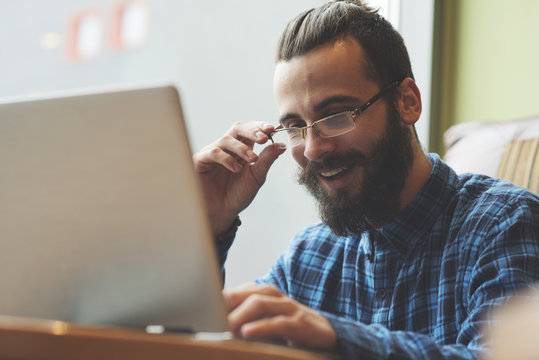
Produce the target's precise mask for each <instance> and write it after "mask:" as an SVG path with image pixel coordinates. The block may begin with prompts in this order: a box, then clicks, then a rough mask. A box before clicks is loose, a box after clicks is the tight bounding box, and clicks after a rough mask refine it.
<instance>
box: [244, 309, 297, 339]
mask: <svg viewBox="0 0 539 360" xmlns="http://www.w3.org/2000/svg"><path fill="white" fill-rule="evenodd" d="M298 332H299V331H298V329H297V324H296V323H295V322H294V321H293V318H292V317H290V316H286V315H278V316H274V317H270V318H264V319H260V320H256V321H252V322H250V323H247V324H245V325H243V326H242V327H241V329H240V335H241V336H242V337H244V338H248V339H279V340H281V339H286V340H288V341H295V343H301V340H300V339H297V335H298V334H297V333H298Z"/></svg>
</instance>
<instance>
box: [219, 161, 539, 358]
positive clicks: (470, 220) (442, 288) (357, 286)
mask: <svg viewBox="0 0 539 360" xmlns="http://www.w3.org/2000/svg"><path fill="white" fill-rule="evenodd" d="M429 159H430V161H431V162H432V163H433V170H432V173H431V175H430V177H429V179H428V181H427V183H426V184H425V186H424V187H423V189H422V190H421V192H420V193H419V194H418V196H417V197H416V198H415V199H414V200H413V201H412V203H410V204H409V205H408V206H407V207H406V208H405V209H404V210H403V211H401V212H400V213H399V214H398V216H397V217H396V218H395V219H393V221H392V222H391V223H389V224H386V225H385V226H384V227H383V228H381V229H380V230H379V231H372V232H365V233H363V234H358V235H356V236H350V237H339V236H336V235H335V234H333V233H332V232H331V231H330V229H329V228H328V227H327V226H326V225H324V224H322V223H320V224H317V225H313V226H310V227H308V228H307V229H305V230H304V231H303V232H301V233H300V234H298V235H297V236H296V237H295V238H294V240H293V242H292V245H291V247H290V249H289V250H288V251H287V252H286V253H285V254H284V255H282V256H281V257H280V258H279V259H278V260H277V262H276V264H275V265H274V266H273V268H272V269H271V270H270V272H269V273H268V274H267V275H266V276H265V277H264V278H262V279H258V280H257V282H258V283H271V284H273V285H275V286H277V287H278V288H279V289H280V290H281V291H283V292H284V293H285V294H287V295H288V296H290V297H291V298H293V299H295V300H297V301H299V302H301V303H303V304H306V305H308V306H309V307H311V308H313V309H316V310H318V311H320V312H321V313H322V314H323V315H324V316H326V317H327V319H328V320H329V321H330V323H331V324H332V326H333V328H334V329H335V331H336V333H337V337H338V347H339V352H340V354H341V356H342V357H343V358H345V359H476V358H477V357H479V356H480V355H481V353H482V352H483V351H484V346H485V344H484V339H483V336H482V330H484V329H485V326H489V325H490V324H491V323H492V320H489V313H490V311H491V310H492V309H494V308H495V307H496V306H499V305H500V304H501V303H503V302H504V301H505V300H507V298H508V297H510V296H512V295H514V294H515V292H517V291H518V290H520V289H522V288H525V287H529V286H532V285H533V284H534V283H535V282H537V281H538V280H539V244H538V239H537V237H538V236H539V199H538V198H537V197H536V196H535V195H533V194H531V193H529V192H527V191H525V190H524V189H522V188H519V187H516V186H514V185H512V184H510V183H508V182H505V181H501V180H497V179H492V178H489V177H486V176H481V175H472V174H465V175H461V176H457V175H456V174H455V172H454V171H453V170H452V169H451V168H449V167H448V166H447V165H446V164H445V163H444V162H443V161H442V160H440V158H439V157H438V156H437V155H433V154H429ZM223 245H224V244H223ZM220 253H221V260H222V261H224V258H225V256H226V249H225V248H222V249H221V251H220Z"/></svg>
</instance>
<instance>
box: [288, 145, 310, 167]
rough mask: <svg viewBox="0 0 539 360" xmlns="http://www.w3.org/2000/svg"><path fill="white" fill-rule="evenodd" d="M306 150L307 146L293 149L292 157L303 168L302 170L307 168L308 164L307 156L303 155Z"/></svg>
mask: <svg viewBox="0 0 539 360" xmlns="http://www.w3.org/2000/svg"><path fill="white" fill-rule="evenodd" d="M304 149H305V145H300V146H296V147H293V148H292V149H291V151H292V157H293V158H294V160H296V162H297V163H298V164H299V166H301V167H302V168H305V166H306V164H307V158H306V157H305V155H304V154H303V152H304Z"/></svg>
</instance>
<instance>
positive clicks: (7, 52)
mask: <svg viewBox="0 0 539 360" xmlns="http://www.w3.org/2000/svg"><path fill="white" fill-rule="evenodd" d="M429 1H430V0H429ZM323 2H325V1H323V0H294V1H290V0H228V1H199V0H148V1H147V2H146V3H147V4H148V5H149V9H150V26H149V34H148V40H147V42H146V43H145V44H144V46H142V47H141V48H139V49H137V50H131V51H117V50H114V49H113V48H112V47H111V46H110V43H109V40H110V32H111V21H112V20H111V19H112V16H113V12H114V9H115V6H116V5H117V4H118V2H117V1H107V0H94V1H89V0H48V1H41V0H21V1H11V0H0V8H1V9H2V11H1V12H0V24H1V29H0V43H1V44H2V48H1V50H0V79H1V81H0V96H6V95H18V94H26V93H36V92H48V91H53V90H64V89H70V88H80V87H91V86H100V85H104V84H117V83H125V82H129V83H147V82H172V83H175V84H176V85H177V86H178V87H179V89H180V92H181V94H182V100H183V105H184V112H185V115H186V117H187V121H188V124H187V125H188V129H189V131H190V136H191V146H192V148H193V150H194V151H196V150H198V149H200V148H201V147H203V146H204V145H205V144H207V143H209V142H211V141H213V140H214V139H216V138H217V137H219V136H220V135H221V134H223V133H224V132H225V131H226V130H227V129H228V127H229V126H230V125H231V124H232V123H233V122H235V121H251V120H262V121H267V122H273V123H276V122H277V109H276V106H275V102H274V99H273V93H272V79H273V68H274V50H275V46H276V42H277V39H278V36H279V35H280V33H281V31H282V29H283V27H284V26H285V24H286V23H287V22H288V20H290V19H291V18H292V17H294V16H295V15H296V14H297V13H299V12H300V11H302V10H305V9H307V8H310V7H313V6H317V5H319V4H321V3H323ZM403 6H405V4H403V5H401V6H400V8H401V12H402V8H403ZM88 9H92V10H97V13H98V14H100V16H101V17H102V19H103V25H104V35H103V48H102V49H101V51H100V52H99V54H98V55H97V56H96V57H95V58H93V59H91V60H88V61H81V62H72V61H70V60H68V58H67V57H66V56H65V53H66V43H67V41H68V29H69V24H70V22H71V20H72V19H73V16H75V15H76V14H78V13H79V12H80V11H85V10H88ZM402 21H403V20H401V22H402ZM404 24H406V21H405V20H404ZM45 34H49V35H48V36H49V39H50V38H52V39H53V40H54V39H56V41H57V44H56V46H55V44H54V41H52V44H51V43H49V45H48V47H43V40H44V35H45ZM50 34H55V36H56V37H55V36H52V37H51V36H50ZM411 37H412V38H413V37H414V36H413V35H412V36H411ZM405 38H406V36H405ZM418 46H419V48H421V46H422V45H421V43H420V44H419V45H418ZM412 58H414V54H412ZM414 65H416V64H414ZM420 66H422V65H420ZM414 70H415V72H416V74H417V72H418V69H417V67H416V68H415V69H414ZM429 71H430V70H429ZM424 94H425V93H424ZM424 143H426V142H424ZM295 174H296V165H295V163H294V162H293V160H292V159H291V157H290V156H289V155H288V154H285V155H283V156H282V157H281V158H280V159H279V160H277V162H276V164H275V165H274V167H273V168H272V169H271V170H270V174H269V176H268V179H267V182H266V185H265V186H264V187H263V188H262V189H261V191H260V192H259V195H258V196H257V198H256V199H255V201H254V202H253V204H252V205H251V206H250V207H249V208H248V209H247V210H245V211H244V213H242V214H241V217H242V221H243V225H242V226H241V228H240V230H239V232H238V236H237V240H236V243H235V245H234V247H233V248H232V250H231V252H230V254H229V261H228V264H227V274H228V276H227V286H233V285H238V284H240V283H243V282H245V281H249V280H252V279H254V278H256V277H258V276H261V275H263V274H264V273H265V272H266V271H267V270H268V269H269V267H270V266H271V264H272V263H273V262H274V261H275V259H276V257H277V256H278V255H279V254H280V253H282V252H283V251H285V250H286V248H287V246H288V244H289V241H290V239H291V238H292V236H293V235H294V234H295V233H297V232H298V231H299V230H301V229H302V228H303V227H305V226H306V225H308V224H310V223H312V222H314V221H317V214H316V209H315V206H314V204H313V202H312V201H311V199H310V198H309V197H308V195H307V194H306V193H305V192H304V190H303V189H302V188H300V187H299V186H298V185H296V183H295Z"/></svg>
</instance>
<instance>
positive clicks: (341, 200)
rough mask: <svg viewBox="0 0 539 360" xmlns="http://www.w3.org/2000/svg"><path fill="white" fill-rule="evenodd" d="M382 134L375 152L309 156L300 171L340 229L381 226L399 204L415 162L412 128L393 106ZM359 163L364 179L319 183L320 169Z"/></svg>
mask: <svg viewBox="0 0 539 360" xmlns="http://www.w3.org/2000/svg"><path fill="white" fill-rule="evenodd" d="M389 110H390V112H389V114H388V121H387V127H386V131H385V134H384V136H382V138H381V139H380V140H379V141H377V142H376V143H375V145H374V148H373V151H372V154H373V155H372V156H370V157H366V156H365V155H364V154H363V153H362V152H360V151H353V152H350V153H347V154H344V155H338V156H329V157H327V158H326V159H324V161H323V162H314V161H309V162H308V163H307V165H306V166H305V168H303V169H301V168H300V171H299V174H298V183H299V184H301V185H305V187H306V188H307V189H308V191H309V192H310V193H311V195H313V197H314V198H315V199H316V200H317V202H318V210H319V215H320V218H321V219H322V221H323V222H324V223H325V224H327V225H328V226H329V227H330V229H331V230H332V231H333V232H334V233H335V234H337V235H340V236H347V235H350V234H360V233H362V232H364V231H366V230H368V229H372V228H373V227H374V228H380V227H382V226H383V225H384V224H386V223H387V222H388V221H389V220H390V219H391V218H393V217H394V216H395V215H396V214H397V213H398V212H399V210H400V205H401V204H400V195H401V192H402V190H403V188H404V183H405V181H406V178H407V175H408V173H409V171H410V168H411V166H412V162H413V149H412V144H411V131H410V129H409V128H408V127H407V126H406V125H404V124H402V123H401V122H400V117H399V115H398V112H397V109H396V108H395V107H394V106H389ZM354 166H355V167H361V168H362V169H363V176H362V184H352V188H350V189H349V188H341V189H337V190H336V191H334V192H333V193H332V194H328V193H327V192H326V191H325V190H324V189H323V188H322V187H321V186H320V184H319V182H318V177H319V176H320V175H319V174H320V171H321V169H324V168H325V169H332V168H334V169H336V168H339V167H346V168H348V169H349V168H352V167H354Z"/></svg>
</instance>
